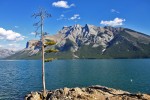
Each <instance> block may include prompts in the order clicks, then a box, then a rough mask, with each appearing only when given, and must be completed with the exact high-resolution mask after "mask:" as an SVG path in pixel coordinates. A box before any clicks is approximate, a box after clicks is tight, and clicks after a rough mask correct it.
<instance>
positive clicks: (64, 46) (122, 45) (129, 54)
mask: <svg viewBox="0 0 150 100" xmlns="http://www.w3.org/2000/svg"><path fill="white" fill-rule="evenodd" d="M45 39H53V40H55V41H57V44H56V45H54V46H51V47H47V48H46V49H48V48H56V49H59V51H60V52H58V53H51V54H46V57H56V58H149V57H150V36H149V35H146V34H143V33H140V32H137V31H134V30H132V29H128V28H122V27H111V26H105V27H97V26H94V25H89V24H86V25H85V26H81V25H79V24H76V25H74V26H64V27H63V28H62V29H61V30H60V31H58V33H57V34H55V35H51V36H48V35H47V36H45ZM38 42H39V41H38V40H31V41H28V42H27V45H26V48H25V49H24V50H22V51H20V52H18V53H16V54H15V55H12V56H10V57H9V58H10V59H35V58H37V59H38V58H39V56H40V55H41V54H40V52H39V51H40V47H38V46H36V44H37V43H38Z"/></svg>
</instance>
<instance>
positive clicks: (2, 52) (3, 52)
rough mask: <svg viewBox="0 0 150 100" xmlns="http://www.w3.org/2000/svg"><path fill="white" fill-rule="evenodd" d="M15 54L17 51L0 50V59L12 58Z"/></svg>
mask: <svg viewBox="0 0 150 100" xmlns="http://www.w3.org/2000/svg"><path fill="white" fill-rule="evenodd" d="M13 54H15V51H13V50H9V49H4V48H0V58H5V57H8V56H11V55H13Z"/></svg>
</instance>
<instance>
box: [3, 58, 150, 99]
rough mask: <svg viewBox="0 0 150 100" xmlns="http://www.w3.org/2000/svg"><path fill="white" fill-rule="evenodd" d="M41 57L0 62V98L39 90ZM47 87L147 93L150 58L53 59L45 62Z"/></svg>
mask: <svg viewBox="0 0 150 100" xmlns="http://www.w3.org/2000/svg"><path fill="white" fill-rule="evenodd" d="M41 69H42V68H41V61H40V60H1V61H0V100H23V98H24V96H25V95H26V94H28V93H30V91H40V90H42V83H41V81H42V80H41V79H42V78H41V77H42V76H41ZM45 70H46V88H47V89H48V90H53V89H57V88H63V87H77V86H78V87H84V86H90V85H102V86H107V87H111V88H115V89H122V90H125V91H129V92H134V93H137V92H142V93H150V59H106V60H105V59H104V60H101V59H99V60H95V59H87V60H55V61H53V62H48V63H46V66H45Z"/></svg>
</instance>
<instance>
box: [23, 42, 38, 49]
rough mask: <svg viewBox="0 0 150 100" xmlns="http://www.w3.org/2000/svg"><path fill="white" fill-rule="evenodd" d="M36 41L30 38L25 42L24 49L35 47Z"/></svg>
mask: <svg viewBox="0 0 150 100" xmlns="http://www.w3.org/2000/svg"><path fill="white" fill-rule="evenodd" d="M37 43H38V40H30V41H28V42H27V43H26V49H32V50H34V49H36V44H37Z"/></svg>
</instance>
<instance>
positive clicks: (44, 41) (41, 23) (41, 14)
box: [32, 9, 58, 98]
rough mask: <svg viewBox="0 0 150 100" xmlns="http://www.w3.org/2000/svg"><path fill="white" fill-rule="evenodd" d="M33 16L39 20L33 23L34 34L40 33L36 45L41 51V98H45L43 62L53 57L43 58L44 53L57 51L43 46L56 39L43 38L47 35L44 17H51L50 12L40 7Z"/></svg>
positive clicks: (50, 43)
mask: <svg viewBox="0 0 150 100" xmlns="http://www.w3.org/2000/svg"><path fill="white" fill-rule="evenodd" d="M32 16H33V17H34V18H37V17H39V18H40V21H39V22H37V23H35V24H34V26H35V27H36V31H35V35H40V41H39V43H37V45H38V46H39V44H40V47H41V53H42V84H43V98H46V95H47V93H46V86H45V62H50V61H52V60H53V59H54V58H47V59H45V53H51V52H58V50H56V49H48V50H45V47H47V46H51V45H55V44H56V41H54V40H49V39H44V37H45V35H47V33H46V32H44V31H43V28H44V19H45V18H48V17H51V14H48V13H47V12H46V11H45V10H43V9H40V11H39V12H38V13H34V14H33V15H32ZM39 28H40V31H41V32H40V33H38V30H39Z"/></svg>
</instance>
